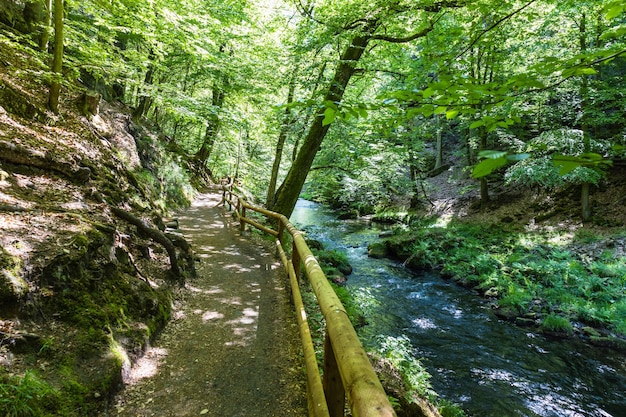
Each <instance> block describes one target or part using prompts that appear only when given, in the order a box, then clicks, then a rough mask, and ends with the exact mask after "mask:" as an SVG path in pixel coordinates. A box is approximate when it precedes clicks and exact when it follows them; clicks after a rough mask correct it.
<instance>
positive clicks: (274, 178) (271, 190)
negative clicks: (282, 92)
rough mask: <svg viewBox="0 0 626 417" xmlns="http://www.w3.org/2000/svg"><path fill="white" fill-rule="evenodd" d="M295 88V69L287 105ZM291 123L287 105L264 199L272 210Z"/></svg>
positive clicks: (290, 83) (290, 82)
mask: <svg viewBox="0 0 626 417" xmlns="http://www.w3.org/2000/svg"><path fill="white" fill-rule="evenodd" d="M295 89H296V71H294V72H293V73H292V76H291V79H290V80H289V91H288V92H287V106H289V105H290V104H291V103H292V102H293V95H294V91H295ZM292 124H293V118H292V116H291V110H290V109H289V107H287V108H286V109H285V113H284V115H283V122H282V124H281V125H280V131H279V132H278V141H277V142H276V153H275V154H274V164H273V165H272V174H271V176H270V183H269V185H268V187H267V199H266V200H265V206H266V207H267V208H268V209H269V210H272V207H273V206H274V194H275V193H276V183H277V182H278V172H279V171H280V162H281V160H282V158H283V149H284V148H285V140H286V139H287V133H288V132H289V127H290V126H291V125H292Z"/></svg>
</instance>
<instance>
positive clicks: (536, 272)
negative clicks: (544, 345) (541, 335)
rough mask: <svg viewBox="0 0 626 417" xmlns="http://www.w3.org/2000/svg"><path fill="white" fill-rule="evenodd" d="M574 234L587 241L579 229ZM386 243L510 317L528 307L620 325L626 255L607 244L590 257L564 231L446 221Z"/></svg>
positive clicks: (617, 328)
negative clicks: (485, 298) (491, 298)
mask: <svg viewBox="0 0 626 417" xmlns="http://www.w3.org/2000/svg"><path fill="white" fill-rule="evenodd" d="M577 238H578V239H579V240H580V241H589V239H591V237H590V236H587V235H585V234H584V233H580V234H579V235H578V236H577ZM616 238H619V236H616ZM604 239H606V237H605V238H604ZM387 242H388V247H389V248H390V249H391V250H392V251H394V252H395V253H396V254H398V256H400V257H402V258H404V259H406V261H405V262H406V263H407V264H408V265H409V266H411V267H414V268H438V269H440V270H441V273H442V274H443V275H445V276H449V277H453V278H454V279H455V280H457V281H459V282H460V283H463V284H464V285H467V286H470V287H473V288H476V289H477V290H479V291H481V292H484V293H489V295H490V296H496V297H497V298H498V300H497V303H498V305H499V306H500V307H501V308H504V309H507V310H508V311H511V312H513V313H514V314H516V315H523V314H525V313H527V312H529V311H531V310H532V311H534V312H539V313H541V314H543V315H545V316H549V315H550V314H557V315H561V316H563V315H564V316H565V317H568V318H569V319H571V320H577V321H581V322H584V323H588V324H591V325H597V326H607V327H610V328H612V329H613V330H614V331H618V332H623V330H624V324H623V323H624V313H625V312H626V310H625V309H624V306H625V305H626V294H625V293H624V288H625V285H626V281H625V278H624V277H626V260H624V259H623V258H622V257H620V256H615V253H614V252H613V251H612V250H610V249H608V248H607V249H606V250H605V251H604V252H603V253H602V254H601V255H599V256H597V257H596V258H590V257H589V256H588V254H585V253H580V252H579V251H577V250H576V251H575V250H574V249H573V248H576V245H577V243H576V242H575V241H572V238H571V237H570V236H568V235H567V233H565V232H564V233H562V234H559V233H558V232H553V233H550V234H534V233H530V232H527V231H523V230H515V229H508V228H505V227H502V226H499V225H497V224H491V225H489V226H488V227H486V226H485V225H480V226H479V225H471V224H466V223H462V222H452V223H450V224H449V225H448V226H447V227H446V228H443V227H423V228H419V229H413V230H411V231H408V232H399V233H397V234H396V235H395V236H393V237H392V238H390V239H388V240H387ZM406 248H408V250H406ZM403 250H404V251H403ZM537 309H539V310H537ZM551 320H552V318H550V319H549V320H548V322H547V324H546V326H549V325H551V324H550V323H551ZM552 321H553V320H552ZM622 334H623V333H622Z"/></svg>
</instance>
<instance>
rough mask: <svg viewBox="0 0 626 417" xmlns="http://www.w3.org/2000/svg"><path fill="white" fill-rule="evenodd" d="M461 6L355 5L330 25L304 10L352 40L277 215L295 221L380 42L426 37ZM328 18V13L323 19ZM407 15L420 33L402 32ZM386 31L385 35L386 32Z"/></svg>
mask: <svg viewBox="0 0 626 417" xmlns="http://www.w3.org/2000/svg"><path fill="white" fill-rule="evenodd" d="M452 5H456V2H454V3H450V4H448V3H447V2H442V3H436V4H434V5H433V4H431V3H429V4H428V5H419V4H418V5H408V4H405V3H404V2H400V1H394V2H384V3H383V2H375V3H373V4H370V5H368V6H364V5H363V4H359V5H356V4H355V3H353V2H350V3H349V4H346V5H342V7H341V8H339V7H337V8H336V9H338V10H333V11H337V12H341V11H344V13H345V12H347V13H345V15H343V16H342V15H341V14H339V13H338V14H336V15H331V16H329V19H328V21H326V22H324V21H321V20H319V19H318V17H317V13H316V10H315V9H313V8H309V9H303V10H302V12H303V14H304V15H305V16H307V17H308V18H310V19H313V20H315V21H319V22H320V23H321V24H325V25H326V26H327V27H328V28H329V30H332V31H334V32H337V31H338V32H339V33H340V34H342V35H343V36H346V35H347V37H348V39H347V42H346V46H345V47H344V50H343V52H342V53H341V55H340V57H339V60H338V63H337V66H336V68H335V71H334V75H333V77H332V79H331V80H330V82H329V84H328V86H327V89H326V94H325V95H324V97H323V101H322V102H323V106H322V107H320V108H319V110H318V111H317V113H316V115H315V117H314V119H313V120H312V122H311V124H310V126H309V128H308V132H307V134H306V136H305V137H304V140H303V143H302V146H301V148H300V150H299V151H298V154H297V156H296V158H295V160H294V161H293V164H292V165H291V168H290V169H289V172H288V173H287V176H286V177H285V179H284V181H283V183H282V184H281V186H280V187H279V189H278V191H277V193H276V196H275V200H274V204H273V207H274V210H275V211H278V212H279V213H283V214H285V215H286V216H289V215H290V214H291V212H292V211H293V208H294V207H295V204H296V201H297V199H298V196H299V195H300V192H301V190H302V187H303V185H304V182H305V180H306V177H307V175H308V173H309V170H310V168H311V165H312V163H313V160H314V158H315V155H316V154H317V152H318V150H319V147H320V145H321V143H322V141H323V140H324V137H325V136H326V134H327V132H328V129H329V128H330V124H331V123H332V122H333V120H334V119H335V118H336V117H337V112H339V111H341V110H340V106H341V102H342V98H343V96H344V93H345V91H346V88H347V87H348V84H349V83H350V80H351V78H352V76H353V75H354V74H355V72H356V71H357V69H358V68H357V65H358V62H359V60H360V59H361V57H362V56H363V54H364V53H365V52H366V50H367V48H368V46H370V43H372V42H377V41H384V42H393V43H404V42H411V41H414V40H416V39H419V38H422V37H424V36H426V35H427V34H428V33H429V32H430V31H432V30H433V28H434V25H435V23H436V21H437V20H438V18H440V14H439V13H440V12H441V11H442V10H443V9H445V7H449V6H452ZM321 14H322V15H323V13H321ZM407 15H412V16H418V17H419V19H417V20H418V22H416V23H414V24H413V26H414V31H413V32H411V33H407V32H406V28H404V27H402V29H404V30H403V31H402V32H400V30H402V29H400V25H399V24H397V23H396V22H398V21H402V20H403V19H404V18H406V17H407ZM392 27H393V29H394V32H395V33H397V34H394V35H390V34H389V32H388V31H387V29H391V28H392ZM383 29H385V30H383Z"/></svg>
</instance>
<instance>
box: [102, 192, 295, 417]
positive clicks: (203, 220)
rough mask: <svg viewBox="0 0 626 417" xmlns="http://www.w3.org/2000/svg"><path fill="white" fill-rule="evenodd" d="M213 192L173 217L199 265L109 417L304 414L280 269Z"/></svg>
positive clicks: (286, 416) (292, 325) (292, 328)
mask: <svg viewBox="0 0 626 417" xmlns="http://www.w3.org/2000/svg"><path fill="white" fill-rule="evenodd" d="M218 202H219V195H217V194H204V195H200V196H199V197H198V199H197V200H196V201H195V202H194V204H193V205H192V207H191V208H190V209H188V210H187V211H186V212H184V213H182V214H181V216H180V217H179V221H180V229H181V231H182V232H183V233H184V235H185V237H186V238H187V239H188V240H189V241H190V242H191V244H192V245H193V247H194V250H195V251H196V253H197V254H198V256H199V257H200V259H201V262H200V265H199V266H198V278H196V279H195V280H193V281H192V282H189V283H188V285H187V288H186V289H185V291H184V294H183V299H181V300H180V301H179V302H178V304H179V305H178V306H177V307H176V308H175V313H174V319H173V320H172V322H171V323H170V324H169V325H168V326H167V327H166V329H165V330H164V332H163V334H162V335H161V336H160V337H159V339H158V340H157V342H156V343H155V344H156V346H154V347H153V348H151V349H150V350H149V351H148V352H147V354H146V356H145V357H144V358H143V359H142V360H140V361H139V363H138V364H137V366H135V367H134V368H133V370H132V372H131V374H130V375H129V377H128V378H127V382H128V385H127V386H126V388H125V390H124V392H123V393H122V394H121V396H120V398H119V399H118V401H117V403H116V405H115V407H114V408H113V409H112V410H111V411H110V412H109V416H133V417H135V416H220V417H238V416H241V417H255V416H259V417H271V416H276V417H278V416H280V417H290V416H305V415H306V414H307V411H306V388H305V386H304V382H303V381H304V375H303V373H302V371H301V369H302V364H301V363H302V362H301V358H300V354H299V344H298V343H299V342H298V333H297V328H296V326H295V319H294V317H293V312H292V310H291V307H290V305H289V301H288V297H287V293H286V288H285V278H284V275H283V273H282V270H281V269H279V268H280V264H279V263H278V262H277V261H276V260H275V259H274V257H273V256H272V254H271V253H270V252H269V251H268V249H267V248H266V247H264V246H263V245H261V244H260V243H254V241H253V240H251V239H249V238H247V237H241V236H240V233H239V231H238V230H236V229H237V228H238V223H235V222H234V221H233V219H232V216H231V215H230V214H229V213H226V212H225V211H224V210H223V209H222V208H215V206H216V205H217V203H218Z"/></svg>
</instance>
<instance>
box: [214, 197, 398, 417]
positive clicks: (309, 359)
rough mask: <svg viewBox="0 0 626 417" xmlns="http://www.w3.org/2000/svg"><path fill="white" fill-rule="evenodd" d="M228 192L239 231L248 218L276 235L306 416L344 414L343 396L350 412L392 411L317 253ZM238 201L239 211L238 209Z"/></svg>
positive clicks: (386, 414) (381, 414)
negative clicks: (308, 297) (314, 331)
mask: <svg viewBox="0 0 626 417" xmlns="http://www.w3.org/2000/svg"><path fill="white" fill-rule="evenodd" d="M233 195H235V196H236V198H237V214H238V215H239V216H240V221H241V225H242V226H241V228H242V231H243V230H244V229H245V224H246V223H248V224H251V225H253V226H254V227H257V228H259V229H260V230H263V231H264V232H266V233H269V234H271V235H273V236H276V237H278V239H277V241H276V245H277V249H278V251H279V254H280V256H281V260H282V262H283V265H284V266H285V269H286V271H287V273H288V275H289V280H290V284H291V291H292V298H293V301H294V306H295V308H296V315H297V318H298V325H299V327H300V335H301V338H302V343H303V351H304V355H305V363H306V365H307V380H308V385H307V389H308V396H309V415H310V416H312V417H327V416H330V417H342V416H343V415H344V414H343V411H344V410H343V408H344V407H343V406H344V404H345V398H346V397H347V400H348V405H349V407H350V409H351V411H352V416H353V417H396V413H395V411H394V410H393V407H391V404H390V403H389V399H388V398H387V395H386V394H385V390H384V389H383V387H382V384H381V383H380V380H379V379H378V376H377V375H376V372H374V369H373V367H372V364H371V363H370V361H369V358H368V357H367V354H366V353H365V350H364V349H363V346H362V345H361V341H360V340H359V338H358V336H357V334H356V331H355V330H354V327H353V326H352V323H351V322H350V319H349V317H348V313H347V312H346V310H345V308H344V307H343V305H342V304H341V301H340V300H339V298H338V297H337V295H336V294H335V291H334V290H333V288H332V287H331V285H330V284H329V282H328V279H327V278H326V275H324V272H323V271H322V268H321V267H320V265H319V263H318V262H317V259H315V256H313V254H312V253H311V250H310V249H309V247H308V245H307V244H306V242H305V240H304V237H303V236H302V232H300V231H299V230H298V229H296V228H295V227H294V226H293V225H292V224H291V223H290V222H289V220H288V219H287V218H286V217H285V216H284V215H282V214H279V213H276V212H273V211H269V210H266V209H263V208H261V207H256V206H253V205H251V204H249V203H248V202H246V201H245V200H244V199H242V198H241V197H240V196H239V195H237V194H236V193H234V192H232V190H231V191H229V198H228V199H227V198H226V191H224V194H223V197H222V199H223V200H224V201H227V202H228V203H229V206H230V207H231V209H232V205H233V201H232V199H233ZM240 207H241V213H239V208H240ZM246 209H250V210H253V211H255V212H258V213H261V214H264V215H265V216H267V217H269V218H271V219H276V220H278V221H279V227H278V231H274V230H273V229H270V228H268V227H266V226H263V225H261V224H259V223H258V222H255V221H253V220H250V219H247V218H246V217H245V214H246ZM284 230H287V231H288V232H289V234H290V235H291V236H292V238H293V247H292V254H291V261H290V260H288V259H287V256H286V254H285V251H284V249H283V246H282V244H283V240H282V234H283V233H284ZM301 263H303V264H304V270H305V272H306V275H307V278H308V279H309V283H310V284H311V288H312V289H313V292H314V293H315V296H316V298H317V302H318V304H319V306H320V309H321V311H322V314H323V316H324V319H325V320H326V334H327V341H326V344H325V359H324V362H325V371H324V373H325V380H324V384H322V382H321V378H320V376H319V369H318V368H317V361H316V359H315V352H314V351H313V345H312V342H310V346H309V340H310V339H311V335H310V330H309V327H308V322H307V321H306V312H305V311H304V305H303V304H302V297H301V295H300V290H299V276H300V269H301V266H300V265H301ZM313 363H315V365H313ZM339 380H340V382H339ZM339 387H340V388H339ZM324 388H326V393H324Z"/></svg>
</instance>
